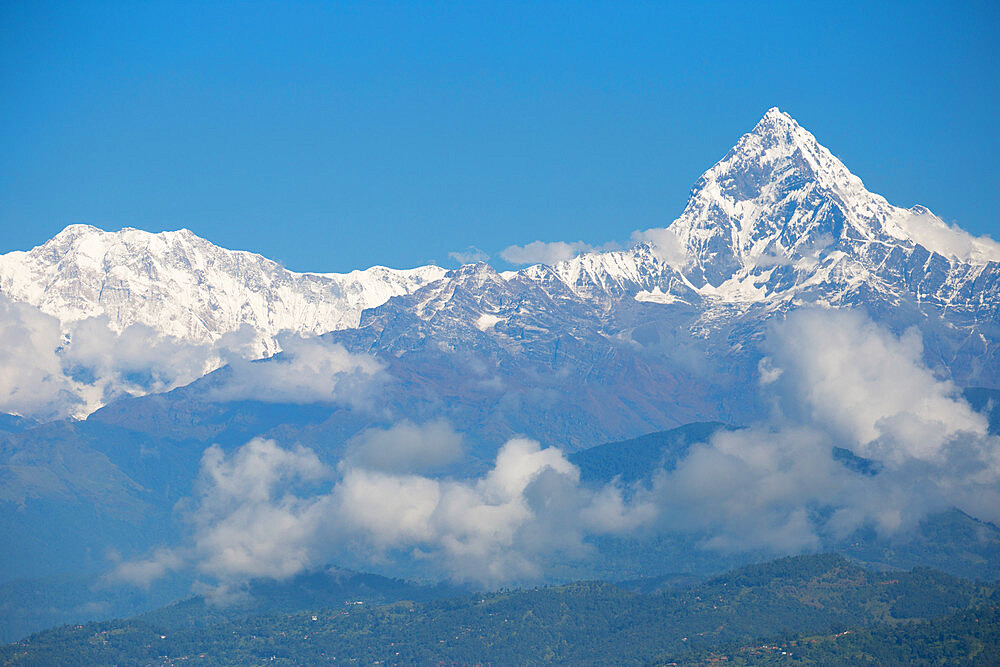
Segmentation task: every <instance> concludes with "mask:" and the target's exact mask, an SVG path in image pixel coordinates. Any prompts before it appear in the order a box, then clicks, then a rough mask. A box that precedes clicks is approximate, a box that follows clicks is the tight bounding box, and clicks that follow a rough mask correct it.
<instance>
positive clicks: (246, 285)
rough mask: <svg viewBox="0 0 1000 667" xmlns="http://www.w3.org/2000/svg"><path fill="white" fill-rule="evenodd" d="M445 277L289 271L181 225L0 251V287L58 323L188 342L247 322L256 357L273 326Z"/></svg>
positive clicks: (77, 230)
mask: <svg viewBox="0 0 1000 667" xmlns="http://www.w3.org/2000/svg"><path fill="white" fill-rule="evenodd" d="M444 274H445V270H444V269H441V268H439V267H436V266H423V267H418V268H415V269H409V270H394V269H388V268H386V267H382V266H375V267H371V268H369V269H366V270H363V271H352V272H351V273H347V274H336V273H296V272H293V271H288V270H287V269H285V268H283V267H281V266H280V265H279V264H277V263H276V262H274V261H272V260H269V259H267V258H265V257H262V256H261V255H257V254H254V253H251V252H246V251H238V250H227V249H225V248H220V247H218V246H215V245H213V244H212V243H210V242H209V241H207V240H205V239H202V238H200V237H198V236H196V235H195V234H193V233H192V232H190V231H189V230H186V229H182V230H179V231H170V232H160V233H158V234H153V233H150V232H145V231H142V230H138V229H132V228H125V229H122V230H121V231H118V232H105V231H102V230H100V229H98V228H96V227H92V226H89V225H70V226H68V227H67V228H65V229H64V230H63V231H61V232H60V233H59V234H57V235H56V236H55V237H53V238H52V239H50V240H49V241H47V242H46V243H44V244H42V245H40V246H38V247H36V248H33V249H32V250H29V251H26V252H24V251H15V252H11V253H7V254H5V255H0V292H2V293H3V294H5V295H6V296H8V297H9V298H11V299H14V300H16V301H23V302H27V303H30V304H32V305H34V306H36V307H38V308H39V309H40V310H42V311H43V312H45V313H48V314H50V315H53V316H55V317H57V318H58V319H59V320H60V321H62V322H64V323H68V322H74V321H78V320H82V319H85V318H88V317H93V316H97V315H107V317H108V318H109V324H110V326H111V327H112V328H113V329H115V330H117V331H121V330H123V329H124V328H126V327H128V326H129V325H130V324H133V323H136V322H139V323H143V324H147V325H149V326H152V327H153V328H154V329H156V330H158V331H160V332H161V333H163V334H167V335H171V336H176V337H178V338H182V339H185V340H189V341H194V342H208V341H212V340H216V339H218V338H219V337H220V336H222V335H223V334H225V333H227V332H231V331H235V330H237V329H239V328H240V327H241V326H244V325H250V326H252V327H253V328H254V329H256V330H257V332H258V335H259V341H258V347H259V349H258V352H259V353H260V354H268V353H271V352H274V351H275V343H274V337H275V336H276V335H277V334H278V333H279V332H281V331H292V332H296V333H300V334H319V333H324V332H326V331H332V330H335V329H342V328H346V327H351V326H356V325H357V323H358V320H359V318H360V315H361V311H362V310H364V309H365V308H371V307H373V306H377V305H379V304H381V303H384V302H385V301H386V300H388V299H389V298H391V297H393V296H398V295H401V294H407V293H410V292H412V291H414V290H415V289H417V288H418V287H420V286H422V285H425V284H427V283H428V282H432V281H434V280H438V279H440V278H441V277H443V276H444Z"/></svg>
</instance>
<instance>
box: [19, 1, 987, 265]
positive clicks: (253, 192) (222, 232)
mask: <svg viewBox="0 0 1000 667" xmlns="http://www.w3.org/2000/svg"><path fill="white" fill-rule="evenodd" d="M875 5H876V3H859V4H844V3H829V4H821V3H812V2H806V3H797V2H796V3H750V2H747V3H735V2H723V3H708V4H704V3H700V2H685V3H679V2H678V3H669V2H668V3H648V4H647V3H621V2H609V3H547V2H527V3H523V4H521V3H488V4H487V3H482V4H473V3H469V5H468V6H466V5H464V4H460V3H419V4H418V3H413V4H408V3H353V2H352V3H334V4H329V5H327V4H320V3H315V4H314V3H288V2H281V3H264V2H260V3H246V4H241V3H230V2H227V3H222V4H206V3H193V2H192V3H187V2H180V1H174V2H166V3H147V2H135V3H114V2H111V3H93V2H71V3H65V4H63V3H55V4H46V3H43V2H38V1H35V0H33V1H30V2H11V1H8V2H3V3H2V4H0V30H2V34H0V156H2V157H0V251H7V250H12V249H26V248H29V247H31V246H33V245H37V244H39V243H41V242H43V241H44V240H45V239H47V238H49V237H51V236H52V235H53V234H55V233H56V232H58V231H59V230H60V229H61V228H62V227H64V226H65V225H66V224H69V223H74V222H82V223H89V224H93V225H97V226H99V227H103V228H105V229H118V228H121V227H123V226H132V227H139V228H142V229H147V230H151V231H160V230H164V229H177V228H180V227H188V228H189V229H191V230H193V231H194V232H195V233H197V234H199V235H201V236H204V237H206V238H208V239H210V240H211V241H213V242H215V243H218V244H220V245H223V246H227V247H231V248H242V249H248V250H253V251H257V252H261V253H263V254H265V255H268V256H270V257H273V258H275V259H278V260H280V261H282V262H284V263H285V265H286V266H288V267H289V268H293V269H297V270H325V271H343V270H349V269H351V268H355V267H364V266H369V265H371V264H376V263H379V264H387V265H390V266H397V267H403V266H413V265H416V264H421V263H424V262H428V261H437V262H439V263H442V264H445V265H454V263H453V262H451V261H450V260H449V259H448V253H449V251H457V250H461V249H463V248H466V247H467V246H469V245H475V246H478V247H479V248H482V249H484V250H486V251H487V252H489V253H492V254H494V256H495V254H496V252H498V251H499V250H501V249H502V248H504V247H506V246H507V245H510V244H524V243H527V242H529V241H533V240H535V239H541V240H546V241H555V240H563V241H576V240H583V241H586V242H589V243H594V244H598V243H603V242H605V241H608V240H612V239H619V240H625V239H627V238H628V235H629V233H630V232H631V231H632V230H634V229H638V228H648V227H651V226H663V225H666V224H668V223H669V222H670V221H671V220H672V219H673V218H674V217H675V216H676V215H677V214H678V213H679V212H680V211H681V209H682V208H683V206H684V202H685V199H686V196H687V193H688V191H689V189H690V187H691V185H692V184H693V182H694V180H695V179H696V178H697V176H698V175H699V174H700V173H701V172H702V171H704V170H705V169H707V168H708V167H709V166H711V165H712V163H714V162H715V161H716V160H718V159H719V158H720V157H721V156H722V155H723V154H724V153H725V152H726V151H727V150H728V149H729V148H730V147H731V146H732V144H733V143H735V142H736V140H737V139H738V138H739V136H740V135H741V134H743V133H744V132H746V131H748V130H749V129H750V128H751V127H752V126H753V125H754V123H755V122H756V121H757V120H758V118H759V117H760V116H761V115H762V114H763V113H764V111H765V110H766V109H767V108H768V107H771V106H779V107H780V108H781V109H782V110H784V111H788V112H789V113H790V114H792V116H794V117H795V118H796V119H797V120H798V121H799V122H800V123H802V124H803V125H804V126H805V127H806V128H808V129H810V130H811V131H812V132H813V133H814V134H816V136H817V137H818V138H819V140H820V141H821V142H822V143H824V144H825V145H826V146H827V147H829V148H830V149H831V150H832V151H833V152H834V153H835V154H837V155H838V156H840V157H841V159H843V160H844V161H845V162H846V163H847V165H848V167H850V168H851V169H852V171H854V172H855V173H856V174H858V175H859V176H860V177H861V178H862V179H863V180H864V181H865V183H866V184H867V185H868V187H869V188H870V189H872V190H873V191H876V192H879V193H882V194H884V195H885V196H886V197H888V198H889V200H890V201H892V202H893V203H896V204H899V205H905V206H909V205H912V204H915V203H922V204H925V205H927V206H929V207H930V208H932V209H933V210H934V211H935V212H937V213H938V214H939V215H941V216H943V217H944V218H946V219H948V220H950V221H954V222H957V223H959V224H960V225H962V226H963V227H965V228H966V229H968V230H969V231H971V232H973V233H975V234H984V233H990V234H991V235H993V236H994V238H997V237H1000V217H998V214H997V212H998V211H1000V166H998V165H1000V158H998V156H1000V131H998V129H1000V128H998V126H1000V111H998V109H1000V3H996V2H974V3H961V2H942V3H920V2H901V3H877V6H875Z"/></svg>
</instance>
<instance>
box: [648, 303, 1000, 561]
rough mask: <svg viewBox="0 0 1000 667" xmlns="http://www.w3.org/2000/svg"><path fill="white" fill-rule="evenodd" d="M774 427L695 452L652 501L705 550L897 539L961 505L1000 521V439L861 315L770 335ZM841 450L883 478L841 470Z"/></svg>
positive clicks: (915, 345)
mask: <svg viewBox="0 0 1000 667" xmlns="http://www.w3.org/2000/svg"><path fill="white" fill-rule="evenodd" d="M766 349H767V351H768V352H769V356H768V357H767V358H765V360H764V361H763V362H762V363H761V369H762V374H761V379H762V383H763V387H764V391H766V392H768V394H769V395H771V396H772V398H773V399H774V401H775V412H774V415H773V416H772V418H771V419H770V420H768V421H766V422H762V423H760V424H757V425H755V426H752V427H750V428H747V429H742V430H738V431H732V432H721V433H718V434H717V435H715V436H714V437H713V438H711V439H710V441H709V442H708V443H704V444H700V445H696V446H694V447H693V448H692V450H691V452H690V453H689V455H688V456H687V457H686V458H685V459H683V460H682V461H681V462H680V463H679V464H678V466H677V468H676V470H674V471H670V472H663V473H661V474H660V475H659V476H658V478H657V480H656V483H655V484H654V487H653V489H652V490H651V491H650V501H651V502H654V503H656V504H657V505H658V506H659V507H661V508H662V509H663V513H662V515H661V520H662V522H663V527H664V528H665V529H667V530H685V531H692V532H696V533H702V534H704V533H705V532H706V531H707V533H708V535H709V537H708V538H707V539H706V542H705V544H706V546H709V547H713V548H720V549H729V550H746V549H770V550H772V551H775V552H778V553H790V552H797V551H802V550H810V549H816V548H819V547H820V545H821V544H822V543H823V540H824V539H826V538H832V539H841V538H844V537H847V536H848V535H849V534H850V533H851V532H852V531H854V530H856V529H858V528H860V527H862V526H869V527H872V528H875V529H876V530H877V531H878V532H879V533H880V534H882V535H885V536H889V535H894V534H897V533H899V532H901V531H908V530H911V529H912V528H914V527H915V526H916V525H917V523H918V522H919V521H920V519H922V518H923V517H925V516H927V515H928V514H929V513H932V512H936V511H942V510H944V509H947V508H949V507H958V508H959V509H962V510H964V511H966V512H967V513H969V514H971V515H973V516H976V517H978V518H981V519H984V520H987V521H994V522H995V521H997V520H1000V438H997V437H994V436H990V435H989V434H988V432H987V425H986V422H985V420H984V419H983V417H982V416H981V415H979V414H977V413H974V412H973V411H972V410H971V408H970V407H969V405H968V404H967V403H966V402H965V401H964V400H963V399H962V398H961V395H960V394H959V392H958V391H957V390H956V388H955V387H954V386H953V385H952V384H951V383H950V382H948V381H945V380H941V379H939V378H936V377H935V376H934V374H933V373H931V372H930V370H929V369H927V368H926V366H925V365H924V364H923V362H922V361H921V345H920V340H919V336H918V335H917V334H916V333H915V332H913V331H910V332H907V333H906V334H904V335H903V336H899V337H897V336H895V335H893V334H892V333H890V332H888V331H886V330H885V329H883V328H882V327H879V326H878V325H876V324H874V323H873V322H872V321H871V320H869V319H868V318H866V317H865V316H864V315H861V314H859V313H854V312H847V311H823V310H815V311H799V312H796V313H792V314H791V315H789V316H788V318H787V320H786V321H784V322H782V323H779V324H777V325H775V326H774V327H773V329H772V331H771V332H770V333H769V335H768V339H767V343H766ZM835 447H842V448H846V449H848V450H850V451H852V452H853V453H854V454H856V455H858V456H862V457H865V458H868V459H870V460H872V461H874V462H875V465H877V467H878V468H879V471H878V474H874V475H871V474H865V473H864V472H861V471H857V470H852V469H850V468H849V467H847V466H845V465H844V464H843V462H842V461H840V460H837V459H836V458H835V457H834V455H833V452H834V448H835Z"/></svg>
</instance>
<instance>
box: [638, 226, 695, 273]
mask: <svg viewBox="0 0 1000 667" xmlns="http://www.w3.org/2000/svg"><path fill="white" fill-rule="evenodd" d="M632 240H633V241H635V242H637V243H644V242H645V243H650V244H652V248H653V252H654V253H655V254H656V256H657V257H658V258H659V259H661V260H662V261H664V262H666V263H667V264H670V265H671V266H683V265H684V264H685V263H686V262H687V253H686V252H685V250H684V244H683V243H682V242H681V240H680V239H679V238H678V237H677V234H675V233H674V232H673V230H671V229H670V228H668V227H658V228H657V227H654V228H652V229H646V230H636V231H634V232H632Z"/></svg>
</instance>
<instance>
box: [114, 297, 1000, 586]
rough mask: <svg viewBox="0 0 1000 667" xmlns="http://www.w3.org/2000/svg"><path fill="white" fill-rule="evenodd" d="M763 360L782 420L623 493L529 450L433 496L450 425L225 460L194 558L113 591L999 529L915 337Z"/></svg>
mask: <svg viewBox="0 0 1000 667" xmlns="http://www.w3.org/2000/svg"><path fill="white" fill-rule="evenodd" d="M763 350H764V352H765V354H766V356H765V357H764V359H763V360H762V361H761V364H760V371H761V372H760V381H761V387H760V390H761V391H762V392H764V393H765V395H766V396H767V397H768V398H769V399H770V400H771V401H772V413H771V415H770V416H769V417H768V418H767V419H765V420H762V421H760V422H759V423H756V424H753V425H751V426H749V427H747V428H743V429H739V430H730V431H720V432H717V433H716V434H715V435H714V436H713V437H711V438H710V439H709V440H708V441H707V442H702V443H696V444H694V445H692V446H691V447H690V448H689V450H688V451H687V453H686V454H685V455H684V456H683V457H682V458H681V460H680V461H679V462H678V464H677V465H676V467H675V468H673V469H663V470H659V471H655V472H654V473H653V474H652V476H651V478H650V479H648V480H646V481H644V482H640V483H638V484H637V485H634V486H632V487H629V488H623V487H622V486H620V485H619V484H617V483H614V482H613V483H610V484H606V485H601V486H598V487H592V486H588V485H586V484H583V483H581V481H580V474H579V470H578V469H577V468H576V466H574V465H573V464H572V463H571V462H570V461H569V460H568V459H567V457H566V455H565V454H564V452H563V451H561V450H560V449H558V448H557V447H551V446H550V447H544V446H542V445H541V444H539V443H538V442H536V441H533V440H527V439H523V438H515V439H512V440H510V441H508V442H507V443H506V444H504V445H503V447H501V448H500V450H499V451H498V453H497V456H496V460H495V461H494V463H493V466H492V467H491V468H490V469H489V470H488V471H487V472H486V473H485V474H483V475H481V476H479V477H474V478H470V479H451V478H440V477H434V476H432V475H431V474H430V471H432V470H434V469H435V468H437V467H439V466H445V465H447V464H448V463H451V462H453V461H455V460H457V459H458V458H459V457H460V456H461V455H462V451H463V442H462V437H461V435H460V434H459V433H457V432H456V431H455V429H454V428H453V427H452V426H451V425H450V424H449V423H447V422H445V421H442V420H436V421H431V422H427V423H424V424H414V423H411V422H402V423H400V424H397V425H395V426H393V427H390V428H386V429H371V430H369V431H366V432H363V433H362V434H360V435H359V436H357V437H355V438H354V439H353V440H352V441H350V442H349V443H348V447H347V448H346V451H347V453H346V455H345V457H344V458H343V459H341V461H340V462H339V463H338V464H337V465H335V466H334V465H326V464H323V463H321V462H320V460H319V457H318V456H317V454H316V453H315V452H313V451H311V450H309V449H305V448H302V447H294V448H284V447H282V446H280V445H278V444H277V443H275V442H274V441H270V440H253V441H251V442H249V443H247V444H246V445H244V446H243V447H242V448H240V449H238V450H236V451H235V452H233V453H230V454H225V453H224V452H223V451H222V450H221V449H219V448H218V447H212V448H210V449H209V450H207V451H206V453H205V456H204V458H203V461H202V473H201V478H200V482H199V484H198V493H197V495H196V496H195V497H194V498H192V499H191V500H190V503H189V510H188V512H187V513H186V516H187V517H188V521H189V522H190V524H191V526H192V535H193V537H192V541H191V543H190V544H188V545H187V546H185V547H183V548H182V549H180V550H160V551H159V552H156V553H154V554H153V556H152V557H151V558H150V559H148V562H142V561H140V562H137V563H131V564H121V565H120V566H119V570H118V571H119V572H120V578H123V579H128V580H131V581H137V582H139V583H142V577H143V576H155V575H157V574H161V573H162V572H164V571H165V570H166V569H169V568H171V567H180V566H181V565H180V564H179V563H184V564H185V565H184V566H192V567H195V568H197V569H198V570H199V571H200V572H202V573H204V574H206V575H209V576H211V577H214V578H216V579H217V580H219V581H222V582H226V581H233V580H238V579H240V578H241V577H251V576H269V577H278V578H281V577H287V576H290V575H292V574H294V573H296V572H298V571H301V570H303V569H307V568H309V567H313V566H318V565H321V564H324V563H328V562H338V563H342V564H343V563H351V564H352V565H355V566H361V567H363V566H364V565H365V564H369V565H370V564H376V563H385V562H387V561H391V560H392V559H394V558H403V559H416V560H417V561H420V562H423V563H426V564H427V565H428V566H429V567H430V568H431V569H432V570H434V571H437V572H438V573H440V574H441V575H443V576H447V577H449V578H452V579H455V580H460V581H474V582H477V583H480V584H485V585H497V584H501V583H510V582H523V581H529V580H533V579H542V578H544V577H545V574H546V571H547V568H548V567H549V566H550V565H551V564H554V563H565V562H567V561H568V560H573V559H585V558H586V557H587V556H588V555H589V554H591V553H592V547H591V546H590V538H592V537H594V536H599V535H626V536H627V535H635V534H637V531H641V533H642V534H643V535H648V534H650V533H651V532H652V531H659V532H661V533H664V534H668V535H669V534H688V535H692V536H694V537H695V538H696V539H697V540H698V541H699V543H700V544H701V546H702V547H703V548H705V549H715V550H724V551H747V550H753V551H758V550H762V551H767V552H772V553H774V554H788V553H797V552H802V551H811V550H817V549H821V548H824V546H825V545H829V544H832V543H836V542H837V541H838V540H843V539H845V538H847V537H849V536H850V535H851V534H852V533H853V532H854V531H856V530H858V529H861V528H870V529H874V530H876V531H877V532H878V533H879V534H881V535H883V536H887V537H888V536H894V535H900V534H902V533H905V532H906V531H910V530H912V529H913V528H914V527H915V526H917V524H918V523H919V521H920V520H921V519H922V518H924V517H926V516H927V515H928V514H930V513H934V512H938V511H942V510H945V509H948V508H950V507H958V508H959V509H961V510H963V511H965V512H967V513H969V514H971V515H972V516H975V517H978V518H981V519H985V520H989V521H994V522H997V521H1000V438H997V437H995V436H992V435H990V434H989V432H988V429H987V423H986V421H985V419H984V418H983V417H982V416H981V415H979V414H977V413H975V412H973V411H972V410H971V409H970V408H969V406H968V404H967V403H966V402H965V401H964V400H963V398H962V397H961V394H960V393H959V391H958V390H957V388H956V387H955V386H954V385H953V384H951V383H950V382H948V381H947V380H943V379H941V378H939V377H937V376H935V375H934V374H933V373H932V372H931V371H930V370H929V369H928V368H927V367H926V366H925V365H924V363H923V362H922V349H921V343H920V338H919V335H918V334H916V333H915V332H912V331H910V332H905V333H903V334H902V335H896V334H894V333H892V332H889V331H887V330H885V329H884V328H882V327H880V326H878V325H876V324H875V323H873V322H872V321H871V320H869V319H868V318H867V317H866V316H865V315H863V314H860V313H854V312H846V311H831V310H811V311H799V312H795V313H792V314H790V315H789V316H788V317H787V318H786V319H785V320H783V321H781V322H778V323H776V324H774V325H773V327H772V328H771V330H770V331H769V333H768V334H767V337H766V341H765V343H764V346H763ZM845 457H846V458H847V459H850V461H849V463H851V464H847V463H845ZM851 457H854V458H853V459H851ZM858 457H861V458H858ZM862 459H867V460H868V462H869V463H868V464H865V462H864V461H863V460H862ZM876 470H877V472H874V471H876Z"/></svg>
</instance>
